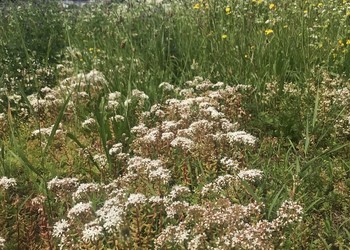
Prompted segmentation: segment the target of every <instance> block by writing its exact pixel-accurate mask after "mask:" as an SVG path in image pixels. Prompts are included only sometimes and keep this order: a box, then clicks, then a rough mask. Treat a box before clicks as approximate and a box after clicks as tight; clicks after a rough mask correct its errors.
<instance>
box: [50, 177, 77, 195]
mask: <svg viewBox="0 0 350 250" xmlns="http://www.w3.org/2000/svg"><path fill="white" fill-rule="evenodd" d="M78 185H79V180H78V179H77V178H62V179H59V178H58V177H57V176H56V177H55V178H53V179H52V180H50V181H49V182H48V183H47V188H48V189H49V190H51V191H53V192H55V193H56V194H57V195H59V193H60V192H64V193H71V192H73V191H75V190H76V188H77V186H78Z"/></svg>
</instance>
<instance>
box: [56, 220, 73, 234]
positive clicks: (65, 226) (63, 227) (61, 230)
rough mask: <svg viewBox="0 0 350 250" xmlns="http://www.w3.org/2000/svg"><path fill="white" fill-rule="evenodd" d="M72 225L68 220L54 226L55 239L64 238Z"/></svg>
mask: <svg viewBox="0 0 350 250" xmlns="http://www.w3.org/2000/svg"><path fill="white" fill-rule="evenodd" d="M69 227H70V224H69V222H68V221H67V220H65V219H62V220H60V221H58V222H56V223H55V225H54V226H53V231H52V235H53V237H55V238H64V237H65V235H66V233H67V231H68V230H69Z"/></svg>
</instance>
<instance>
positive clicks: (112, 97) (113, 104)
mask: <svg viewBox="0 0 350 250" xmlns="http://www.w3.org/2000/svg"><path fill="white" fill-rule="evenodd" d="M120 97H121V93H120V92H118V91H116V92H113V93H109V94H108V103H107V109H109V110H116V109H117V108H118V107H119V100H120Z"/></svg>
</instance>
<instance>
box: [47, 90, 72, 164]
mask: <svg viewBox="0 0 350 250" xmlns="http://www.w3.org/2000/svg"><path fill="white" fill-rule="evenodd" d="M70 97H71V94H69V95H68V97H67V99H66V100H65V102H64V103H63V105H62V107H61V109H60V112H59V113H58V116H57V119H56V121H55V124H54V126H53V128H52V130H51V133H50V136H49V138H48V140H47V143H46V146H45V148H44V151H43V157H42V161H41V165H42V166H44V163H45V160H46V158H47V152H48V151H49V149H50V147H51V145H52V142H53V140H54V138H55V135H56V131H57V129H58V128H59V125H60V123H61V121H62V119H63V116H64V112H65V111H66V107H67V105H68V103H69V100H70Z"/></svg>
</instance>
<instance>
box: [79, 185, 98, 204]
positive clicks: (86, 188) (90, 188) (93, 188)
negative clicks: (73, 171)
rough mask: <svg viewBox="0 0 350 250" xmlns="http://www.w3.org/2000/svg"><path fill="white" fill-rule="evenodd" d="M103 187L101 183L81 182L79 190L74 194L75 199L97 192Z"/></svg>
mask: <svg viewBox="0 0 350 250" xmlns="http://www.w3.org/2000/svg"><path fill="white" fill-rule="evenodd" d="M100 189H101V185H100V184H97V183H81V184H80V185H79V186H78V188H77V190H76V191H75V192H74V193H73V194H72V197H73V200H74V201H77V200H79V199H82V198H83V197H86V196H87V197H88V196H89V194H93V193H97V192H98V191H99V190H100Z"/></svg>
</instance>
